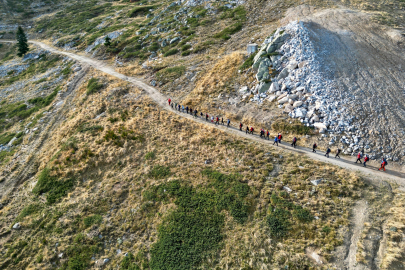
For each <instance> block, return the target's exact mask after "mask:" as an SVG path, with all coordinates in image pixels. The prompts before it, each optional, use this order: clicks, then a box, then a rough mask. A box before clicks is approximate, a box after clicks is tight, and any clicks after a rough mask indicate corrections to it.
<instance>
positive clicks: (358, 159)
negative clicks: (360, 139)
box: [356, 152, 363, 164]
mask: <svg viewBox="0 0 405 270" xmlns="http://www.w3.org/2000/svg"><path fill="white" fill-rule="evenodd" d="M361 158H362V156H361V152H359V153H358V154H357V160H356V163H357V161H360V164H361V163H363V162H362V161H361Z"/></svg>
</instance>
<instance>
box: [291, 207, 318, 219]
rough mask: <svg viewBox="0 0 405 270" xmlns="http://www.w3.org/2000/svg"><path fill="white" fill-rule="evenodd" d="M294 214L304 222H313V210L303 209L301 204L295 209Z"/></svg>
mask: <svg viewBox="0 0 405 270" xmlns="http://www.w3.org/2000/svg"><path fill="white" fill-rule="evenodd" d="M293 216H294V217H295V218H297V219H298V220H299V221H302V222H311V221H312V220H313V219H314V217H313V216H312V215H311V212H310V211H308V210H307V209H303V208H302V207H301V206H297V207H296V209H294V211H293Z"/></svg>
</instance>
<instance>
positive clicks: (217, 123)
mask: <svg viewBox="0 0 405 270" xmlns="http://www.w3.org/2000/svg"><path fill="white" fill-rule="evenodd" d="M215 125H219V118H218V116H217V119H216V121H215Z"/></svg>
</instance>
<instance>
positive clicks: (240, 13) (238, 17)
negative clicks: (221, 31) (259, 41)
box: [220, 6, 246, 22]
mask: <svg viewBox="0 0 405 270" xmlns="http://www.w3.org/2000/svg"><path fill="white" fill-rule="evenodd" d="M228 18H231V19H233V20H235V21H239V22H245V21H246V9H245V7H244V6H238V7H236V8H234V9H226V11H225V12H224V13H222V15H221V16H220V19H222V20H223V19H228Z"/></svg>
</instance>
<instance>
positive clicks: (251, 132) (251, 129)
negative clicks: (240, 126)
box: [250, 127, 255, 135]
mask: <svg viewBox="0 0 405 270" xmlns="http://www.w3.org/2000/svg"><path fill="white" fill-rule="evenodd" d="M253 131H255V129H254V128H253V127H250V134H252V135H253Z"/></svg>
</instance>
